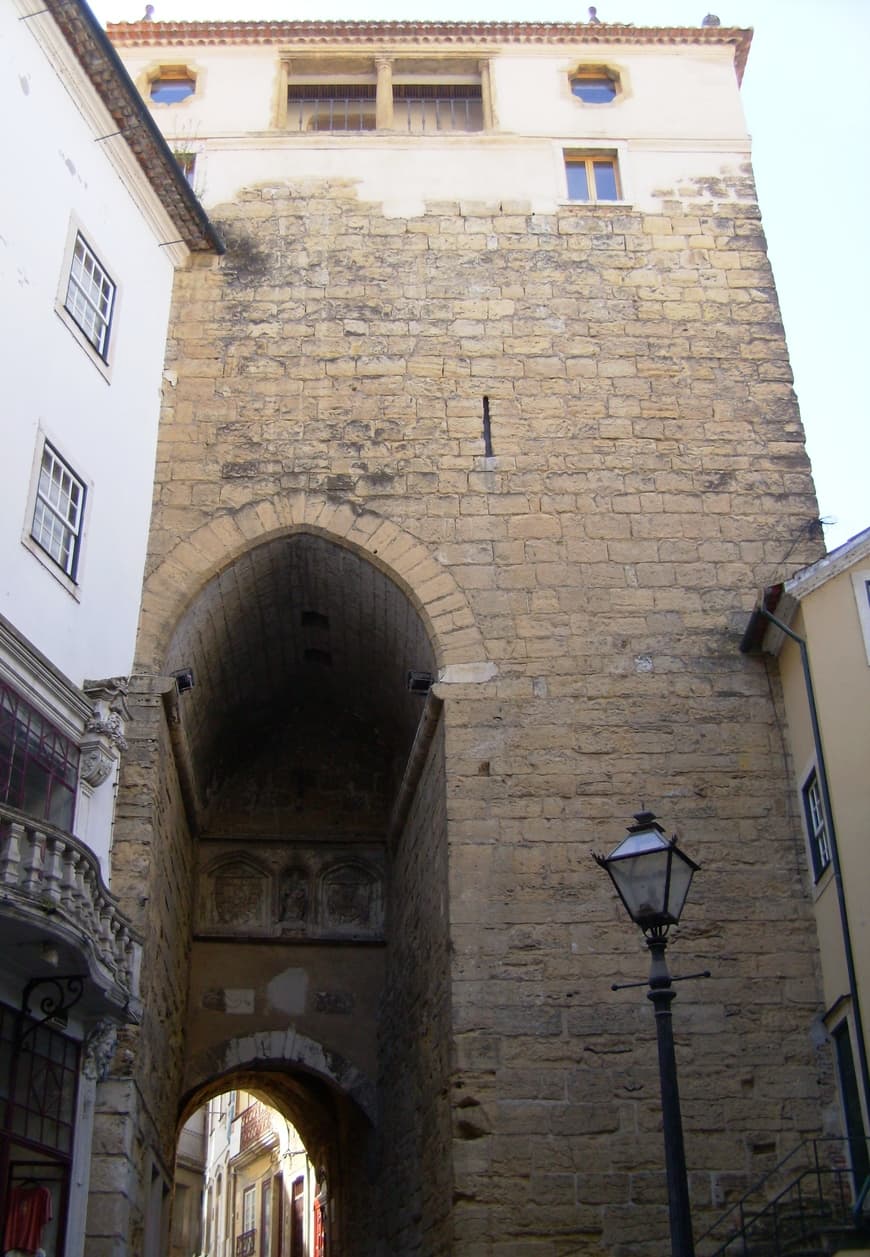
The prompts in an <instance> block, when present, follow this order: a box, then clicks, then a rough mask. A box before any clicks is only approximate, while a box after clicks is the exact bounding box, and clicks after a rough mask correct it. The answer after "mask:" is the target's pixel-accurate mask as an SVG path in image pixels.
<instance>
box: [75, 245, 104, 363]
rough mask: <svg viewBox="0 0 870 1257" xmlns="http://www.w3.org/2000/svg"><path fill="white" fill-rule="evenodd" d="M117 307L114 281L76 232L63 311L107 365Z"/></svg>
mask: <svg viewBox="0 0 870 1257" xmlns="http://www.w3.org/2000/svg"><path fill="white" fill-rule="evenodd" d="M114 304H115V284H114V281H113V280H112V279H111V278H110V277H109V275H108V274H107V273H106V271H105V270H104V268H103V267H102V265H101V264H100V262H99V260H98V258H97V256H96V254H95V253H94V252H93V251H92V249H91V248H90V246H89V245H88V243H87V241H86V240H85V238H84V236H82V234H81V233H80V232H79V233H77V234H76V239H75V245H74V247H73V253H72V261H71V263H70V270H69V279H68V281H67V289H66V297H65V299H64V309H65V310H66V312H67V314H69V315H70V317H71V318H72V320H73V322H75V323H76V324H77V326H78V327H79V328H80V329H81V331H82V332H84V334H85V336H86V337H87V338H88V340H89V341H90V343H91V344H92V345H93V347H94V349H96V351H97V353H98V354H99V355H100V357H101V358H102V359H103V361H104V362H106V361H108V356H109V332H110V331H111V327H112V309H113V307H114Z"/></svg>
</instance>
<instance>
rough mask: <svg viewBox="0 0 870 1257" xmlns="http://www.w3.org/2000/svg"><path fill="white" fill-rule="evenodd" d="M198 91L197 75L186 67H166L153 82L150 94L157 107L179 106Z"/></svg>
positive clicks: (161, 68) (149, 89)
mask: <svg viewBox="0 0 870 1257" xmlns="http://www.w3.org/2000/svg"><path fill="white" fill-rule="evenodd" d="M195 91H196V75H194V74H191V72H190V70H188V68H187V66H186V65H164V66H161V67H160V72H159V74H157V75H155V77H154V78H153V79H152V80H151V82H150V84H149V88H148V94H149V95H150V97H151V99H152V100H153V102H154V104H155V105H177V104H178V102H179V101H181V100H187V98H188V96H192V95H193V93H194V92H195Z"/></svg>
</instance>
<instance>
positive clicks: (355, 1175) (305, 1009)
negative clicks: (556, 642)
mask: <svg viewBox="0 0 870 1257" xmlns="http://www.w3.org/2000/svg"><path fill="white" fill-rule="evenodd" d="M139 666H140V672H139V674H138V677H137V679H136V682H135V684H134V685H133V686H132V687H131V689H132V691H133V694H132V701H133V705H134V707H135V721H134V729H133V738H132V739H131V755H130V757H129V761H128V765H127V776H126V778H125V782H124V788H123V791H122V796H121V801H120V808H119V821H118V826H117V835H116V844H115V852H114V860H115V884H116V886H117V887H118V889H119V891H120V893H121V895H122V896H123V897H125V900H126V901H127V902H128V903H129V904H130V906H131V912H132V915H134V917H135V918H136V919H137V922H138V924H139V925H140V927H141V928H142V930H143V933H144V935H145V938H146V944H145V950H144V963H143V972H142V997H143V1005H144V1008H145V1014H144V1019H143V1023H142V1026H141V1027H140V1028H139V1029H137V1030H135V1031H133V1030H131V1031H130V1032H129V1034H128V1036H127V1039H126V1041H125V1044H124V1048H125V1051H126V1053H127V1058H128V1062H129V1063H128V1074H129V1077H130V1078H131V1080H133V1085H134V1087H135V1089H136V1090H137V1091H138V1093H139V1096H140V1097H141V1108H140V1114H139V1120H140V1133H139V1138H140V1141H141V1143H142V1144H143V1146H144V1145H147V1146H150V1147H152V1148H155V1149H156V1150H157V1151H156V1153H155V1154H154V1158H155V1159H152V1162H151V1168H150V1173H151V1177H152V1181H153V1179H154V1175H155V1173H157V1172H158V1170H159V1172H160V1173H165V1174H166V1175H167V1176H168V1175H169V1174H170V1172H171V1156H172V1148H173V1146H174V1138H175V1123H176V1120H177V1117H178V1113H179V1106H182V1107H183V1106H184V1105H185V1104H186V1103H187V1102H188V1101H189V1100H190V1098H191V1097H192V1096H202V1095H203V1094H204V1093H205V1092H204V1090H203V1089H204V1088H205V1090H206V1091H208V1090H209V1088H211V1087H212V1086H214V1085H217V1083H215V1080H222V1079H224V1078H226V1077H229V1076H233V1077H236V1076H240V1075H241V1074H244V1075H245V1076H246V1077H247V1076H248V1075H251V1076H252V1077H253V1078H254V1081H255V1082H257V1084H258V1085H259V1086H260V1088H261V1089H262V1088H263V1087H264V1086H265V1085H266V1081H268V1082H269V1087H268V1088H267V1090H268V1089H269V1088H271V1091H270V1094H272V1093H274V1094H275V1095H281V1096H283V1097H284V1102H285V1105H287V1104H289V1105H290V1107H291V1108H292V1107H293V1104H294V1103H295V1104H296V1105H297V1107H298V1108H299V1110H300V1112H302V1113H303V1117H304V1114H305V1113H306V1112H308V1109H307V1107H306V1106H307V1105H308V1101H309V1100H310V1099H311V1098H312V1097H314V1104H313V1109H311V1113H313V1114H314V1116H311V1113H309V1119H308V1125H309V1129H310V1131H311V1132H312V1134H311V1138H312V1140H313V1141H314V1143H315V1144H316V1145H317V1148H318V1155H319V1156H320V1157H321V1158H322V1159H323V1161H324V1163H326V1162H328V1163H329V1164H330V1166H331V1167H332V1175H333V1181H334V1183H335V1184H336V1200H337V1201H338V1200H340V1201H341V1209H342V1210H343V1214H342V1223H341V1226H342V1231H343V1233H346V1235H347V1236H348V1239H347V1240H346V1242H345V1243H344V1246H343V1248H342V1257H354V1254H355V1253H357V1252H358V1253H359V1254H360V1257H362V1255H363V1254H364V1253H366V1254H367V1253H369V1252H371V1251H374V1249H373V1248H372V1244H373V1243H375V1242H376V1243H377V1244H380V1243H382V1242H383V1243H385V1244H387V1246H388V1247H389V1245H390V1244H391V1243H392V1244H396V1243H398V1244H399V1245H400V1247H401V1246H402V1245H407V1244H408V1243H410V1242H411V1241H409V1238H408V1236H407V1234H404V1235H403V1236H402V1238H401V1239H398V1238H397V1235H398V1230H400V1229H401V1228H402V1227H407V1225H408V1222H407V1218H406V1217H405V1213H406V1212H407V1211H406V1210H405V1208H404V1204H403V1206H402V1209H401V1211H400V1212H401V1213H402V1217H401V1218H400V1217H399V1213H398V1212H397V1213H396V1215H395V1217H393V1218H392V1220H391V1219H390V1217H389V1216H388V1214H389V1211H386V1212H385V1211H384V1209H383V1208H382V1207H381V1205H380V1204H379V1200H380V1196H379V1183H378V1179H379V1176H380V1175H381V1174H382V1172H383V1154H384V1148H385V1147H386V1146H387V1145H389V1154H388V1156H389V1161H390V1169H389V1171H388V1176H389V1179H390V1184H391V1187H390V1190H391V1193H392V1195H393V1198H394V1199H396V1200H401V1201H403V1202H408V1201H412V1202H416V1201H424V1199H425V1201H426V1202H427V1203H426V1204H425V1206H423V1205H420V1206H417V1205H416V1204H415V1205H414V1207H413V1210H412V1212H411V1218H412V1221H411V1225H412V1227H413V1228H417V1229H419V1228H421V1227H428V1228H430V1229H431V1228H432V1227H435V1228H437V1227H438V1226H447V1225H448V1212H449V1201H450V1190H449V1186H450V1138H451V1135H450V1117H449V1085H448V1081H447V1079H448V1072H449V1067H450V1066H449V1062H450V1047H449V1040H450V1025H449V1023H450V998H449V968H450V966H449V951H450V949H449V941H448V928H449V927H448V915H447V911H446V902H447V880H448V877H447V852H446V847H447V808H446V784H445V783H446V770H445V764H444V755H445V750H444V733H443V727H442V720H441V710H442V702H443V699H442V697H441V696H440V694H436V693H435V692H433V690H432V689H431V686H432V684H433V683H434V684H435V686H436V689H437V688H438V685H439V683H440V684H442V685H446V686H448V688H449V686H450V684H451V683H452V682H458V683H459V684H460V685H464V684H465V683H467V682H469V681H475V680H485V679H489V678H490V677H492V676H493V675H494V673H495V668H494V666H493V665H491V664H489V663H488V662H487V661H486V660H485V658H484V655H483V645H482V639H481V636H480V634H479V632H478V630H477V628H476V625H475V623H474V620H473V618H472V616H471V613H470V610H469V607H468V604H467V602H466V599H465V596H464V594H463V593H462V592H461V590H460V589H459V588H458V586H457V585H456V583H455V580H454V579H453V577H452V576H451V575H449V574H448V573H447V572H445V571H444V570H443V568H442V567H441V565H440V564H439V562H438V560H437V558H436V557H434V556H433V555H432V554H430V553H429V551H427V550H426V549H425V547H423V546H422V545H421V544H420V543H419V542H417V541H415V540H414V539H413V538H412V537H410V536H409V535H408V534H407V533H404V532H403V531H402V530H401V529H398V528H396V527H394V526H393V525H391V524H389V523H387V522H386V521H384V520H383V519H381V518H380V517H378V516H376V515H374V514H373V513H371V512H365V511H360V510H352V509H351V508H349V507H341V508H339V507H335V506H332V505H331V504H329V503H327V502H324V501H318V500H317V499H314V498H310V497H305V498H303V497H302V496H301V495H299V496H297V497H295V498H293V499H287V500H284V501H283V502H282V503H281V504H279V505H275V504H272V503H258V504H255V505H252V506H251V507H249V508H245V509H244V510H242V511H239V512H238V513H237V514H236V515H235V516H233V518H232V519H229V518H219V519H217V520H215V521H213V522H212V523H210V524H209V525H206V526H204V527H203V528H201V529H199V530H198V531H197V532H195V533H194V534H192V536H191V537H189V538H188V539H186V540H184V541H182V542H179V543H178V544H177V545H176V546H174V547H173V549H172V550H171V552H170V553H169V555H168V556H167V557H166V558H165V559H164V560H163V561H162V562H161V563H160V564H158V565H157V566H156V567H155V568H154V570H153V571H152V573H151V575H150V577H149V579H148V582H147V584H146V592H145V599H144V604H143V615H142V629H141V637H140V665H139ZM443 692H445V691H443V690H442V691H441V694H443ZM267 1075H268V1079H267V1078H266V1076H267ZM264 1080H265V1081H264ZM246 1085H247V1084H246ZM318 1106H319V1107H318ZM421 1113H422V1114H423V1115H424V1118H423V1120H422V1121H421ZM303 1124H304V1122H303ZM155 1165H156V1166H157V1170H155V1168H154V1167H155ZM427 1167H428V1168H427ZM147 1172H148V1171H147V1170H146V1171H145V1173H146V1176H147ZM134 1173H135V1169H134ZM362 1183H365V1184H366V1190H364V1191H363V1190H360V1184H362ZM427 1184H428V1186H427ZM433 1184H434V1185H435V1186H436V1188H437V1190H434V1191H433V1190H432V1187H433ZM433 1202H434V1203H433ZM424 1215H426V1216H425V1217H424ZM436 1215H437V1216H436ZM345 1229H346V1231H345ZM131 1232H132V1233H134V1232H135V1228H134V1227H133V1228H131ZM354 1237H366V1238H365V1239H362V1238H354Z"/></svg>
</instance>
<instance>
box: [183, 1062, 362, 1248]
mask: <svg viewBox="0 0 870 1257" xmlns="http://www.w3.org/2000/svg"><path fill="white" fill-rule="evenodd" d="M372 1133H373V1132H372V1126H371V1123H370V1121H369V1119H368V1118H367V1117H366V1116H365V1115H364V1114H363V1113H362V1112H361V1111H360V1110H359V1108H358V1106H356V1105H355V1104H354V1102H353V1101H352V1100H349V1098H348V1097H346V1096H344V1095H343V1094H342V1093H341V1091H340V1089H338V1088H336V1087H335V1086H334V1084H332V1083H331V1082H330V1081H329V1080H327V1079H324V1078H322V1077H318V1076H317V1075H315V1074H311V1073H306V1072H305V1071H301V1070H295V1071H294V1070H293V1069H291V1068H289V1067H288V1065H287V1063H286V1062H283V1061H269V1060H260V1061H257V1062H254V1063H252V1065H251V1066H250V1067H248V1068H243V1069H236V1070H233V1071H231V1072H230V1073H228V1074H225V1075H223V1076H221V1077H220V1078H215V1079H211V1080H210V1081H209V1082H207V1083H205V1084H204V1085H202V1086H201V1087H198V1088H197V1089H196V1091H194V1092H193V1093H192V1094H191V1095H189V1096H188V1097H187V1098H186V1102H185V1104H184V1106H183V1109H182V1117H181V1120H180V1122H179V1133H178V1141H177V1149H176V1159H175V1181H174V1188H173V1209H172V1225H171V1232H170V1236H169V1243H168V1257H191V1254H192V1253H197V1254H202V1255H203V1257H224V1255H225V1254H227V1253H229V1254H235V1255H237V1257H336V1255H337V1254H339V1253H343V1252H347V1251H349V1250H350V1249H352V1242H350V1241H349V1240H348V1238H347V1236H346V1235H345V1234H343V1232H345V1231H346V1228H347V1226H348V1220H349V1219H351V1218H354V1217H359V1216H360V1209H359V1206H358V1204H357V1202H356V1201H355V1199H354V1198H355V1196H356V1195H357V1193H359V1192H362V1193H363V1194H365V1193H367V1192H369V1191H371V1186H370V1181H369V1180H370V1179H371V1174H370V1173H369V1174H367V1173H366V1171H365V1154H364V1150H365V1149H368V1148H370V1144H371V1137H372ZM351 1150H353V1151H351ZM361 1150H362V1151H363V1155H362V1157H360V1155H359V1153H360V1151H361Z"/></svg>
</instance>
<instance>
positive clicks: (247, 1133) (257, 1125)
mask: <svg viewBox="0 0 870 1257" xmlns="http://www.w3.org/2000/svg"><path fill="white" fill-rule="evenodd" d="M241 1121H242V1129H241V1132H240V1135H239V1152H244V1151H245V1149H246V1148H250V1146H251V1144H254V1143H256V1142H257V1140H258V1139H262V1138H263V1136H264V1135H268V1134H269V1133H270V1132H271V1130H272V1112H271V1110H270V1109H269V1108H268V1106H267V1105H265V1104H261V1103H260V1101H259V1100H255V1101H254V1103H253V1104H249V1105H248V1107H247V1108H246V1109H245V1111H244V1113H243V1114H242V1118H241Z"/></svg>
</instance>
